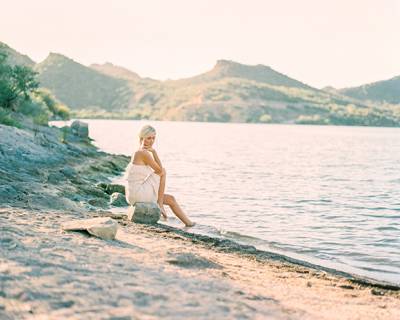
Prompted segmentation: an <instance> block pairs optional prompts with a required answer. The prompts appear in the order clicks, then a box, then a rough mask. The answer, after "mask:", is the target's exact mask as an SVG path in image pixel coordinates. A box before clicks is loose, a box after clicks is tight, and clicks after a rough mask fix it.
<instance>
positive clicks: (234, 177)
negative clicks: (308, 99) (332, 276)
mask: <svg viewBox="0 0 400 320" xmlns="http://www.w3.org/2000/svg"><path fill="white" fill-rule="evenodd" d="M84 121H85V122H88V123H89V132H90V136H91V137H92V138H93V139H95V141H94V143H95V144H96V145H97V146H98V147H99V148H101V149H102V150H104V151H107V152H111V153H118V154H126V155H131V154H132V152H133V151H134V150H135V149H136V148H137V146H138V141H137V140H138V139H137V132H138V130H139V129H140V127H141V126H142V125H143V124H151V125H153V126H154V127H155V128H156V130H157V138H156V143H155V145H154V147H155V149H156V150H157V151H158V154H159V156H160V158H161V161H162V163H163V166H164V167H165V168H166V170H167V188H166V193H170V194H173V195H174V196H175V197H176V199H177V200H178V202H179V203H180V204H181V207H182V208H183V209H184V211H185V212H186V213H187V214H188V215H189V217H190V218H191V219H192V220H194V221H196V222H197V223H198V225H196V226H195V227H194V228H193V229H191V230H192V232H194V233H196V232H197V233H202V234H207V235H211V236H216V237H222V238H226V239H231V240H234V241H237V242H240V243H245V244H249V245H253V246H255V247H257V248H258V249H261V250H266V251H272V252H276V253H280V254H284V255H286V256H290V257H293V258H296V259H301V260H304V261H308V262H311V263H315V264H319V265H323V266H325V267H329V268H334V269H337V270H341V271H345V272H350V273H354V274H358V275H362V276H366V277H370V278H373V279H376V280H383V281H388V282H391V283H395V284H400V139H399V138H400V129H399V128H375V127H340V126H301V125H272V124H241V123H199V122H170V121H130V120H126V121H124V120H84ZM60 123H61V124H62V122H58V125H59V124H60ZM167 210H168V214H169V216H170V217H171V216H173V213H172V212H171V211H170V210H169V209H167ZM167 224H169V225H172V226H176V227H178V226H179V227H181V226H182V224H181V223H180V222H179V221H178V220H177V219H173V218H170V219H169V221H168V222H167Z"/></svg>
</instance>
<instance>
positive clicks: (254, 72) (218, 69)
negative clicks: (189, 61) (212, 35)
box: [170, 60, 311, 89]
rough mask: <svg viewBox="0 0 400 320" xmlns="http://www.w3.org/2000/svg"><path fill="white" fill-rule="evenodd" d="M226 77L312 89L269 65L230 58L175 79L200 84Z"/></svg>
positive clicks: (178, 81) (179, 81) (180, 81)
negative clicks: (201, 72) (186, 76)
mask: <svg viewBox="0 0 400 320" xmlns="http://www.w3.org/2000/svg"><path fill="white" fill-rule="evenodd" d="M224 78H239V79H246V80H252V81H256V82H260V83H267V84H270V85H276V86H286V87H293V88H305V89H311V87H310V86H308V85H306V84H304V83H302V82H300V81H297V80H295V79H292V78H289V77H288V76H286V75H284V74H282V73H279V72H277V71H275V70H273V69H272V68H271V67H269V66H264V65H261V64H258V65H254V66H252V65H245V64H241V63H238V62H234V61H230V60H218V61H217V63H216V64H215V66H214V68H213V69H212V70H210V71H208V72H206V73H203V74H200V75H198V76H195V77H191V78H187V79H181V80H175V82H177V83H188V84H198V83H204V82H210V81H217V80H221V79H224ZM170 81H174V80H170Z"/></svg>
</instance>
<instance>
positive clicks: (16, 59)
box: [0, 42, 35, 67]
mask: <svg viewBox="0 0 400 320" xmlns="http://www.w3.org/2000/svg"><path fill="white" fill-rule="evenodd" d="M0 50H3V51H5V52H6V53H7V54H8V57H7V63H8V64H11V65H17V64H18V65H24V66H28V67H33V66H34V65H35V61H33V60H32V59H31V58H29V57H28V56H27V55H24V54H21V53H19V52H18V51H16V50H14V49H13V48H10V47H9V46H8V45H6V44H5V43H3V42H0Z"/></svg>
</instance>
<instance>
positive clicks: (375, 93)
mask: <svg viewBox="0 0 400 320" xmlns="http://www.w3.org/2000/svg"><path fill="white" fill-rule="evenodd" d="M340 92H341V93H343V94H345V95H347V96H350V97H353V98H356V99H359V100H368V101H376V102H387V103H392V104H400V76H397V77H394V78H391V79H389V80H383V81H377V82H373V83H370V84H365V85H362V86H359V87H353V88H344V89H341V90H340Z"/></svg>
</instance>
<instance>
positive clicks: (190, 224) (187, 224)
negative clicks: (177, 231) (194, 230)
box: [185, 221, 196, 228]
mask: <svg viewBox="0 0 400 320" xmlns="http://www.w3.org/2000/svg"><path fill="white" fill-rule="evenodd" d="M195 224H196V222H192V221H190V222H189V223H185V227H186V228H190V227H193V226H194V225H195Z"/></svg>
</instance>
